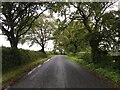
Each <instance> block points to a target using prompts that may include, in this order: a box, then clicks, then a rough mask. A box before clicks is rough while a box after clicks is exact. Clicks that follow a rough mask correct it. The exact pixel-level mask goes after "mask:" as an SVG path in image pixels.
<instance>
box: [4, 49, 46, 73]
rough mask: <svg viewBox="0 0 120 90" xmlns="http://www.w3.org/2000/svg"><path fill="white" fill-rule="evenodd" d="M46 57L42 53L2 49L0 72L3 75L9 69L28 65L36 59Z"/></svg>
mask: <svg viewBox="0 0 120 90" xmlns="http://www.w3.org/2000/svg"><path fill="white" fill-rule="evenodd" d="M44 57H46V55H45V54H44V53H42V52H37V51H29V50H23V49H13V48H5V47H3V48H2V71H3V73H4V72H5V71H7V70H9V69H12V68H15V67H17V66H19V65H22V64H25V63H29V62H31V61H34V60H36V59H38V58H44Z"/></svg>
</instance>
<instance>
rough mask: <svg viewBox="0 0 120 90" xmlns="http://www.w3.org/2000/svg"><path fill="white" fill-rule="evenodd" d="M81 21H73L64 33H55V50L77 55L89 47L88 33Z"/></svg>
mask: <svg viewBox="0 0 120 90" xmlns="http://www.w3.org/2000/svg"><path fill="white" fill-rule="evenodd" d="M84 29H85V28H84V26H83V24H82V22H80V21H73V22H72V23H70V24H69V26H67V28H65V30H63V31H60V32H59V31H58V30H57V31H55V33H54V36H55V45H56V46H55V48H57V49H58V48H59V49H62V50H64V51H65V52H67V53H72V54H73V55H75V54H76V53H77V52H79V51H82V50H86V47H88V38H87V37H88V33H87V32H86V31H85V30H84Z"/></svg>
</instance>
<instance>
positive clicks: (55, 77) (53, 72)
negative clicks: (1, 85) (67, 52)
mask: <svg viewBox="0 0 120 90" xmlns="http://www.w3.org/2000/svg"><path fill="white" fill-rule="evenodd" d="M110 87H111V86H110V85H109V84H107V83H106V82H105V81H103V80H100V79H99V78H97V77H96V76H95V75H94V74H93V73H91V72H89V71H87V70H86V69H83V68H82V67H81V66H80V65H78V64H76V63H74V62H72V61H70V60H67V59H66V58H65V57H64V56H62V55H57V56H54V57H52V58H51V59H50V60H49V61H48V62H46V63H44V64H43V65H41V66H38V67H37V68H36V69H34V70H33V71H32V72H29V73H28V74H26V75H25V76H24V77H23V78H21V79H20V80H19V81H17V82H16V83H15V84H14V85H13V86H11V88H110Z"/></svg>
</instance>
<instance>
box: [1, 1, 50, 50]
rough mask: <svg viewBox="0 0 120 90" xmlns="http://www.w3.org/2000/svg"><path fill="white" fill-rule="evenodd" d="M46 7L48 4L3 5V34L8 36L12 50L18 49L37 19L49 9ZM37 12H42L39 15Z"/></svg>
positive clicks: (9, 3)
mask: <svg viewBox="0 0 120 90" xmlns="http://www.w3.org/2000/svg"><path fill="white" fill-rule="evenodd" d="M45 6H46V3H33V2H3V3H2V16H1V19H2V33H3V34H4V35H6V36H7V38H8V40H9V42H10V45H11V47H12V48H17V45H18V43H19V40H20V39H21V36H22V35H24V34H25V33H26V32H27V31H29V29H30V28H31V26H32V24H33V22H34V21H35V19H37V18H38V17H39V15H40V14H42V13H43V12H44V11H45V10H47V9H48V8H49V7H45ZM47 6H48V5H47ZM42 7H44V9H43V8H42ZM37 10H41V12H40V13H38V12H37ZM33 16H34V17H33ZM26 27H27V28H26Z"/></svg>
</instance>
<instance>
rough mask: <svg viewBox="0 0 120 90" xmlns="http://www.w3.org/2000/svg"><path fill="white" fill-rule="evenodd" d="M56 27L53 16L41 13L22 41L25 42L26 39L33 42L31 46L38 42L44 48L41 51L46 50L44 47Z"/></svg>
mask: <svg viewBox="0 0 120 90" xmlns="http://www.w3.org/2000/svg"><path fill="white" fill-rule="evenodd" d="M55 29H56V27H55V21H54V19H53V18H52V17H51V16H47V15H45V14H41V15H40V16H39V18H38V19H36V20H35V22H34V23H33V26H32V27H31V29H30V30H29V31H28V32H27V33H26V35H24V37H22V41H23V43H24V42H26V41H28V42H31V45H30V46H32V45H34V44H35V43H36V44H38V45H40V47H41V48H42V49H41V51H42V52H45V50H44V48H45V46H46V44H47V42H48V41H49V40H50V39H51V38H52V34H53V31H55ZM22 41H21V42H22Z"/></svg>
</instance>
